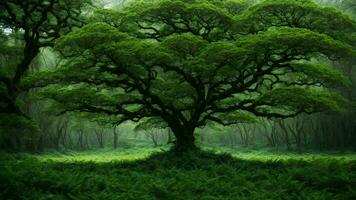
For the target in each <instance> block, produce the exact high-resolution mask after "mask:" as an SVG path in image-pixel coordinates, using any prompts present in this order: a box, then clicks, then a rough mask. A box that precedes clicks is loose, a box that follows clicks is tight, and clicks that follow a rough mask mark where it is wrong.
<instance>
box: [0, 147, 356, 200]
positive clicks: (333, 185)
mask: <svg viewBox="0 0 356 200" xmlns="http://www.w3.org/2000/svg"><path fill="white" fill-rule="evenodd" d="M157 151H159V150H157V149H149V148H147V149H136V150H126V151H117V152H114V151H111V150H105V149H104V150H101V151H91V152H83V153H76V152H67V153H65V154H59V153H54V154H41V155H36V156H34V155H26V154H15V155H9V154H2V156H1V160H0V162H1V166H0V180H1V182H0V199H36V200H38V199H119V200H120V199H132V200H137V199H143V200H145V199H147V200H149V199H166V200H174V199H177V200H179V199H184V200H188V199H197V200H198V199H205V200H217V199H219V200H229V199H231V200H232V199H239V200H247V199H249V200H267V199H271V200H272V199H273V200H275V199H277V200H278V199H281V200H282V199H283V200H288V199H290V200H292V199H293V200H296V199H297V200H298V199H308V200H318V199H320V200H321V199H322V200H328V199H336V200H338V199H340V200H355V199H356V159H355V155H351V154H350V155H347V156H341V155H332V156H330V155H329V156H327V155H323V154H317V155H309V154H308V155H303V156H302V155H293V154H288V155H272V153H268V152H262V153H260V154H257V153H256V152H245V153H237V152H234V155H235V157H232V156H230V155H228V154H216V153H212V152H195V153H188V154H185V155H182V156H180V157H174V156H173V155H172V153H171V152H165V153H157ZM231 151H232V150H231ZM152 152H156V153H153V154H152Z"/></svg>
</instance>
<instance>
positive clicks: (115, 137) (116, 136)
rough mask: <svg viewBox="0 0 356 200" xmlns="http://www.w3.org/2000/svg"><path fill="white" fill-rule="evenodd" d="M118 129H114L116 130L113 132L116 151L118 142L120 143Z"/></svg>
mask: <svg viewBox="0 0 356 200" xmlns="http://www.w3.org/2000/svg"><path fill="white" fill-rule="evenodd" d="M116 128H117V127H114V130H113V135H114V149H116V148H117V141H118V134H117V130H116Z"/></svg>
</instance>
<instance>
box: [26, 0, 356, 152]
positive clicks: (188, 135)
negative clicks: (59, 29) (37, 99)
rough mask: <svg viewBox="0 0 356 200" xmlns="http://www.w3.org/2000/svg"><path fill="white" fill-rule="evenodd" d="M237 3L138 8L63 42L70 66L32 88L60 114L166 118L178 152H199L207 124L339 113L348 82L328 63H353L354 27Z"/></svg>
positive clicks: (291, 5) (322, 13) (333, 18)
mask: <svg viewBox="0 0 356 200" xmlns="http://www.w3.org/2000/svg"><path fill="white" fill-rule="evenodd" d="M141 3H142V2H141ZM227 3H229V5H230V6H226V5H227ZM231 3H233V4H236V5H237V7H238V2H235V3H234V1H183V0H166V1H159V2H154V3H147V4H145V5H144V6H142V5H141V4H140V6H137V5H136V4H131V5H130V6H128V7H127V9H126V10H123V11H122V12H123V13H124V15H123V18H122V19H123V20H124V21H123V23H122V24H120V25H117V24H115V26H113V25H112V23H107V22H106V23H105V22H102V23H93V24H90V25H87V26H85V27H83V28H81V29H79V30H76V31H73V32H71V33H69V34H68V35H66V36H65V37H62V38H61V39H60V40H59V41H58V42H57V45H56V48H57V50H59V51H60V52H61V54H62V55H63V56H64V58H66V60H65V62H64V63H63V67H62V68H60V69H58V70H55V71H50V72H44V73H42V74H37V75H36V76H35V77H30V78H29V79H28V81H27V83H26V84H27V85H28V86H29V85H30V86H31V87H36V86H46V85H47V87H45V88H44V89H43V90H42V93H41V94H42V95H43V96H45V97H48V98H51V99H54V100H56V102H57V103H58V104H57V105H56V106H57V107H58V108H59V109H61V110H62V111H63V112H70V111H73V112H74V111H79V112H89V113H104V114H107V115H111V116H115V117H116V119H117V123H122V122H124V121H127V120H132V121H135V122H139V121H140V120H143V119H147V118H155V119H159V120H161V121H162V122H163V123H165V124H166V126H168V127H169V128H170V129H171V130H172V131H173V133H174V135H175V137H176V150H178V151H186V150H189V149H194V148H195V142H194V141H195V139H194V131H195V129H196V128H197V127H202V126H205V125H206V124H207V122H209V121H211V122H215V123H219V124H222V125H231V124H235V123H239V122H244V121H254V120H256V118H257V117H268V118H288V117H294V116H297V115H299V114H301V113H307V114H311V113H315V112H321V111H340V110H342V108H341V107H340V106H339V102H340V101H342V99H343V98H342V97H341V96H340V95H337V94H336V93H335V92H333V91H332V88H334V87H343V86H347V85H348V84H349V82H348V81H347V80H346V78H345V77H344V76H343V75H342V74H341V73H340V72H339V71H337V70H334V69H332V68H331V67H330V64H329V61H330V60H335V59H339V58H341V57H345V56H347V57H354V49H353V46H352V45H353V44H354V42H355V37H353V36H354V35H355V27H356V26H355V22H354V21H352V20H351V19H350V18H349V17H348V16H346V15H344V14H342V13H341V12H339V11H336V10H334V9H329V8H322V7H319V6H317V5H316V4H315V3H312V2H311V1H308V0H304V1H295V0H287V1H264V2H262V3H259V4H256V5H254V6H252V7H249V8H247V7H246V8H244V9H233V10H231V9H228V8H231ZM316 22H317V23H316ZM125 32H126V33H125ZM84 72H85V73H84ZM39 80H40V81H39ZM31 82H34V83H35V84H32V83H31ZM28 86H27V87H28Z"/></svg>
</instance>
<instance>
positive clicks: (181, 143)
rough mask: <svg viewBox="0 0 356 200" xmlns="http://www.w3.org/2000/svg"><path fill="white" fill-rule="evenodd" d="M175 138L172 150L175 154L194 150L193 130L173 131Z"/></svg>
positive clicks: (195, 147)
mask: <svg viewBox="0 0 356 200" xmlns="http://www.w3.org/2000/svg"><path fill="white" fill-rule="evenodd" d="M173 133H174V135H175V136H176V143H175V147H174V150H175V151H177V152H187V151H191V150H196V149H197V146H196V145H195V137H194V130H189V129H188V130H181V131H178V130H177V131H173Z"/></svg>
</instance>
